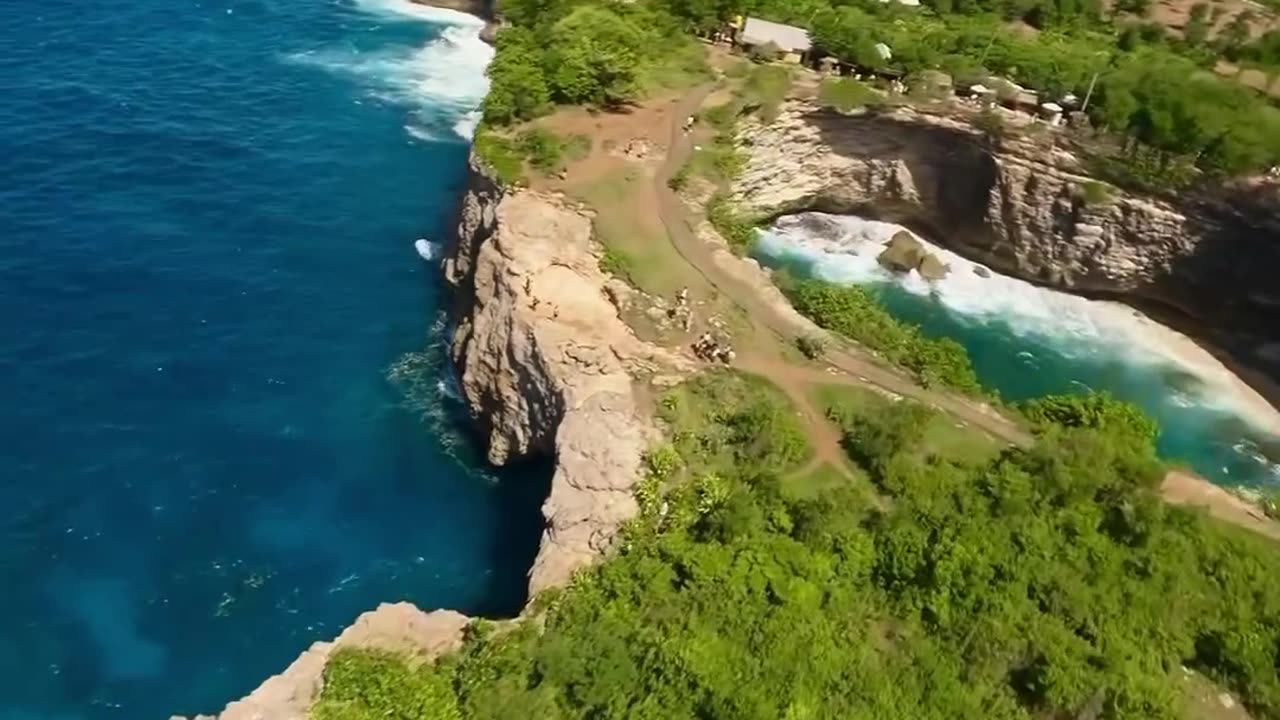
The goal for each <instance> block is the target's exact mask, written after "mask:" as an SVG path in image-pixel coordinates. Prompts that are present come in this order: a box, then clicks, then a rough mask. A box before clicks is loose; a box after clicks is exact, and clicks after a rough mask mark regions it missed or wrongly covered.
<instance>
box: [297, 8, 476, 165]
mask: <svg viewBox="0 0 1280 720" xmlns="http://www.w3.org/2000/svg"><path fill="white" fill-rule="evenodd" d="M358 6H359V7H360V8H361V9H362V10H365V11H367V12H370V13H375V14H378V15H380V16H385V17H387V18H388V19H391V20H395V21H402V22H426V23H429V24H431V25H435V26H438V27H440V28H441V29H440V32H439V34H438V35H436V36H435V37H434V38H433V39H432V40H431V41H430V42H428V43H427V44H426V45H425V46H424V47H420V48H410V47H392V48H381V49H378V50H361V49H360V48H358V47H356V46H354V45H350V44H348V45H345V46H341V47H328V48H323V49H320V50H313V51H307V52H301V53H295V54H293V55H290V56H289V57H288V60H289V61H291V62H295V63H299V64H303V65H309V66H313V67H319V68H322V69H324V70H326V71H329V72H333V73H336V74H341V75H346V76H350V77H353V78H355V79H356V80H357V81H359V82H360V83H361V84H362V85H364V86H365V87H367V88H368V91H369V94H370V95H371V96H372V97H374V98H376V99H379V100H382V101H384V102H389V103H394V104H396V105H402V106H406V107H408V108H410V109H411V115H412V118H411V121H410V123H409V124H408V125H406V130H408V132H409V133H410V134H411V135H413V136H414V137H415V138H418V139H421V140H440V139H443V138H446V137H448V136H449V133H454V134H456V135H458V136H461V137H463V138H467V139H470V137H471V136H472V134H474V133H475V127H476V123H477V121H478V115H477V109H478V108H479V107H480V103H481V101H483V100H484V96H485V93H487V92H488V90H489V79H488V78H487V77H486V76H485V69H486V68H487V67H488V66H489V61H491V60H492V59H493V47H491V46H490V45H489V44H488V43H486V42H485V41H483V40H481V39H480V31H481V30H482V29H483V28H484V23H483V22H482V21H480V20H479V19H477V18H474V17H472V16H470V15H466V14H463V13H459V12H454V11H451V10H441V9H437V8H429V7H425V6H422V5H415V4H413V3H410V2H405V1H403V0H360V2H359V3H358Z"/></svg>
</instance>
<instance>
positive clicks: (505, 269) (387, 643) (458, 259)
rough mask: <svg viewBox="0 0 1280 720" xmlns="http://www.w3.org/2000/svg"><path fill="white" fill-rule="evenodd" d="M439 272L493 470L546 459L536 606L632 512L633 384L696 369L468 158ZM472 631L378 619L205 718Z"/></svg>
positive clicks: (566, 228)
mask: <svg viewBox="0 0 1280 720" xmlns="http://www.w3.org/2000/svg"><path fill="white" fill-rule="evenodd" d="M443 269H444V274H445V280H446V282H447V283H449V284H450V285H452V287H453V289H454V295H455V299H456V304H457V308H456V312H455V314H456V316H457V320H458V329H457V332H456V334H455V336H454V340H453V344H452V347H451V354H452V356H453V359H454V361H455V363H456V365H457V368H458V371H459V373H460V375H461V380H462V389H463V393H464V396H465V397H466V400H467V403H468V406H469V408H470V410H471V413H472V415H473V416H474V417H475V419H476V421H477V422H478V424H479V425H480V427H481V429H482V430H483V431H484V432H485V434H486V435H487V436H488V438H489V458H490V460H492V461H493V462H494V463H498V464H502V463H506V462H509V461H513V460H516V459H519V458H523V457H526V456H529V455H537V454H545V455H551V456H553V457H554V458H555V471H554V476H553V477H552V480H551V490H550V493H549V495H548V497H547V500H546V502H545V503H544V504H543V506H542V513H543V516H544V517H545V518H546V528H545V530H544V532H543V536H542V541H541V544H540V545H539V548H538V555H537V558H536V559H535V560H534V564H533V567H532V568H531V569H530V571H529V594H530V596H533V595H536V594H537V593H538V592H540V591H542V590H544V589H546V588H549V587H554V586H558V585H563V584H564V583H566V582H568V581H569V580H570V579H571V578H572V576H573V573H574V572H576V571H577V570H578V569H579V568H581V567H582V566H583V565H585V564H587V563H590V562H591V561H593V560H594V559H595V558H597V557H599V556H600V554H601V553H603V552H604V551H605V550H607V548H608V547H609V545H610V543H611V542H612V541H613V538H614V536H615V535H616V534H617V532H618V530H619V529H620V527H621V526H622V523H624V522H625V521H626V520H627V519H629V518H630V517H632V516H633V515H634V514H635V513H636V510H637V508H636V502H635V499H634V496H633V494H632V486H633V485H634V484H635V482H636V480H637V479H638V478H639V474H640V473H639V469H640V461H641V454H642V453H643V452H644V450H645V449H646V448H647V447H648V445H649V443H650V442H651V441H652V440H653V439H654V437H653V435H652V428H651V426H650V423H649V418H648V417H646V416H645V415H644V414H643V413H642V412H641V411H640V408H639V404H638V402H637V400H636V397H635V394H634V393H633V390H632V375H633V374H638V373H651V374H657V375H659V377H661V379H662V381H663V382H665V383H670V382H673V381H674V379H675V378H678V377H679V376H680V374H681V373H687V372H689V371H690V370H691V369H692V368H691V365H690V364H689V363H688V362H687V361H686V360H684V359H682V358H680V357H679V356H676V355H673V354H670V353H668V352H666V351H665V350H662V349H660V348H657V347H655V346H651V345H648V344H646V343H643V342H641V341H640V340H639V339H637V338H636V337H635V336H634V335H633V334H632V333H631V331H630V329H629V328H627V326H626V325H625V324H624V323H623V322H622V320H621V319H620V318H619V317H618V309H617V307H615V306H614V304H613V301H611V300H610V297H611V296H612V297H614V298H615V300H616V298H618V297H619V296H622V295H624V294H626V293H624V292H623V291H622V290H621V289H619V288H617V287H616V286H611V283H610V278H609V277H608V276H607V275H605V274H604V273H603V272H602V271H601V270H600V268H599V253H598V248H597V247H596V246H595V244H594V242H593V240H592V237H591V220H590V218H589V217H588V216H587V215H585V214H583V213H580V212H578V211H577V210H575V209H572V208H569V207H567V206H566V205H565V204H564V201H563V199H560V198H557V197H554V196H550V195H541V194H536V193H531V192H522V193H515V194H510V195H508V194H506V193H504V191H503V189H502V188H501V187H500V186H498V185H497V184H496V183H495V182H494V180H493V178H492V177H491V176H490V175H489V174H488V173H487V172H486V171H485V170H483V169H482V168H481V167H480V166H479V165H478V164H477V162H476V161H475V159H474V158H473V159H472V161H471V164H470V166H469V174H468V183H467V190H466V192H465V193H464V194H463V196H462V198H461V200H460V202H459V205H458V211H457V222H456V228H455V236H454V238H453V243H452V246H451V248H450V250H449V252H448V254H447V256H446V258H445V260H444V263H443ZM607 287H611V289H610V290H606V288H607ZM663 373H665V374H663ZM469 622H470V618H468V617H466V616H465V615H460V614H458V613H456V612H452V611H445V610H437V611H435V612H430V613H425V612H423V611H421V610H419V609H417V608H416V607H414V606H413V605H410V604H408V603H397V604H393V605H381V606H379V607H378V609H377V610H375V611H372V612H368V613H365V614H363V615H361V616H360V617H359V618H358V619H357V620H356V622H355V623H354V624H353V625H352V626H351V627H349V628H347V629H346V630H344V631H343V633H342V634H341V635H339V636H338V638H337V639H336V640H335V641H334V642H331V643H329V642H318V643H315V644H313V645H312V646H311V647H310V648H309V649H308V650H307V651H306V652H304V653H302V655H301V656H299V657H298V659H297V660H295V661H294V662H293V664H291V665H290V666H289V667H288V668H287V669H286V670H285V671H284V672H282V673H281V674H279V675H276V676H274V677H272V678H269V679H267V680H266V681H265V682H264V683H263V684H262V685H261V686H259V687H258V689H257V690H254V691H253V693H251V694H250V695H249V696H247V697H245V698H244V699H243V700H239V701H237V702H234V703H231V704H230V705H228V706H227V708H226V710H224V711H223V712H222V713H221V714H220V715H218V716H201V718H202V719H204V720H307V718H308V715H309V710H310V707H311V705H312V703H313V702H314V701H315V699H316V697H317V695H318V694H319V691H320V689H321V684H322V681H323V672H324V665H325V663H326V662H327V661H328V659H329V656H330V654H331V653H332V652H333V650H334V648H337V647H348V646H350V647H372V648H381V649H386V650H391V651H395V652H408V653H413V654H416V655H419V656H421V657H423V658H427V659H431V658H435V657H437V656H439V655H440V654H442V653H445V652H449V651H451V650H453V649H455V648H457V647H458V646H459V645H460V644H461V640H462V634H463V631H464V629H465V628H466V626H467V624H468V623H469Z"/></svg>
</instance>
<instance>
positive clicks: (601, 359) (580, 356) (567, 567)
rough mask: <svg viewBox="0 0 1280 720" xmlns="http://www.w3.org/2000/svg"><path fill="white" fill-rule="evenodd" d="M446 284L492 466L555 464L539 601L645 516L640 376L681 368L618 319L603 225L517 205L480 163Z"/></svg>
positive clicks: (551, 208)
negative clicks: (532, 460) (601, 241)
mask: <svg viewBox="0 0 1280 720" xmlns="http://www.w3.org/2000/svg"><path fill="white" fill-rule="evenodd" d="M445 277H446V279H447V280H448V282H449V283H450V284H451V285H453V286H454V288H455V295H456V297H457V298H458V312H457V321H458V329H457V332H456V333H455V336H454V341H453V345H452V355H453V359H454V362H455V364H456V365H457V367H458V370H459V375H460V377H461V381H462V390H463V395H464V397H465V398H466V400H467V404H468V405H469V407H470V408H471V412H472V415H473V416H474V418H475V420H476V422H477V424H478V425H479V427H480V430H481V432H482V433H483V434H484V435H485V436H486V437H487V438H488V447H489V460H490V461H491V462H493V463H495V464H499V465H501V464H504V463H507V462H509V461H512V460H515V459H519V458H523V457H527V456H530V455H544V456H551V457H554V459H555V472H554V475H553V477H552V480H551V492H550V495H549V496H548V498H547V501H546V503H545V504H544V506H543V515H544V517H545V518H546V523H547V525H546V530H545V531H544V534H543V538H542V544H541V546H540V547H539V551H538V556H537V559H536V560H535V561H534V565H533V568H532V570H530V573H529V593H530V595H531V596H532V595H534V594H536V593H538V592H539V591H541V590H543V589H545V588H547V587H551V586H555V585H559V584H562V583H564V582H566V581H567V580H568V579H569V577H570V576H571V575H572V573H573V572H574V571H575V570H576V569H578V568H579V567H581V566H582V565H584V564H586V563H588V562H590V561H591V560H592V559H593V558H595V557H597V556H598V555H599V554H600V552H601V551H602V550H603V549H604V548H605V547H606V546H607V545H608V544H609V542H610V541H611V540H612V538H613V536H614V535H615V533H616V532H617V530H618V528H619V527H620V526H621V524H622V522H623V521H625V520H626V519H627V518H629V517H631V516H632V515H633V514H634V513H635V512H636V504H635V499H634V498H633V496H632V492H631V489H632V486H633V484H634V483H635V481H636V479H637V477H638V475H639V469H640V461H641V455H642V453H643V452H644V450H645V448H646V447H647V445H648V444H649V443H650V441H651V439H652V437H651V430H650V426H649V423H648V422H647V420H646V418H644V417H643V416H642V414H641V413H640V411H639V409H638V405H637V401H636V397H635V394H634V392H633V390H632V382H633V380H632V378H633V377H634V376H640V375H644V374H650V373H653V372H654V371H656V370H659V369H661V368H663V367H667V366H675V365H679V364H680V362H681V361H679V360H678V359H677V358H675V357H673V356H669V355H667V354H665V353H664V352H663V351H661V350H659V349H657V348H654V347H651V346H649V345H647V344H645V343H643V342H641V341H639V340H638V339H637V338H636V337H635V336H634V335H633V334H632V333H631V331H630V329H629V328H628V327H627V326H626V325H625V324H624V323H623V322H622V320H621V319H620V318H619V317H618V310H617V308H616V307H614V305H613V304H611V302H610V300H609V298H608V297H607V296H606V294H605V292H604V290H603V288H604V286H605V285H606V283H607V281H608V278H607V276H606V275H605V274H604V273H603V272H602V271H601V270H600V268H599V258H598V254H597V249H596V247H595V246H594V244H593V242H592V223H591V218H589V217H587V216H586V215H584V214H582V213H581V212H579V211H578V210H576V209H574V208H572V207H570V206H568V205H567V204H565V203H564V202H563V201H562V200H561V199H559V198H556V197H552V196H547V195H541V194H537V193H532V192H521V193H515V194H510V195H505V196H504V195H503V193H502V192H501V190H500V189H499V188H498V187H497V186H496V185H495V184H494V183H493V181H492V180H491V179H489V177H488V176H487V175H486V174H485V173H484V172H483V171H481V170H479V169H477V168H475V167H473V168H472V170H471V182H470V190H469V191H468V193H467V194H466V196H465V197H464V199H463V202H462V204H461V208H460V212H459V218H458V228H457V242H456V244H455V245H454V247H453V248H452V251H451V252H450V254H449V256H448V257H447V259H446V260H445Z"/></svg>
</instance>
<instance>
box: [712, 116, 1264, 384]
mask: <svg viewBox="0 0 1280 720" xmlns="http://www.w3.org/2000/svg"><path fill="white" fill-rule="evenodd" d="M740 139H741V141H742V144H743V146H744V149H745V150H746V151H747V153H748V156H749V160H748V163H747V167H746V170H745V172H744V173H743V174H742V176H741V178H740V179H739V181H738V182H737V183H736V185H735V190H736V192H737V195H738V198H739V200H740V201H741V202H743V203H744V204H745V205H746V206H748V207H751V208H754V209H756V210H758V211H762V212H764V213H768V214H780V213H784V212H792V211H798V210H805V209H809V210H821V211H827V212H839V213H854V214H859V215H865V216H870V217H877V218H880V219H884V220H889V221H893V222H898V223H901V224H904V225H907V226H909V227H913V228H914V229H916V230H918V231H920V232H922V233H924V234H926V235H928V236H929V237H930V239H931V240H933V241H935V242H938V243H941V244H943V245H947V246H950V247H951V248H953V249H954V250H956V251H957V252H960V253H961V254H964V255H966V256H967V257H970V258H972V259H974V260H976V261H979V262H983V263H986V264H988V265H990V266H992V267H993V268H995V269H997V270H999V271H1001V272H1003V273H1006V274H1009V275H1013V276H1017V277H1022V278H1024V279H1028V280H1031V281H1033V282H1038V283H1041V284H1046V285H1050V286H1055V287H1060V288H1063V289H1067V290H1072V291H1077V292H1084V293H1097V294H1105V295H1110V296H1124V297H1128V298H1130V299H1134V300H1140V301H1147V302H1150V303H1155V304H1157V305H1159V306H1163V307H1166V308H1174V309H1177V310H1178V311H1180V312H1181V313H1184V314H1186V315H1189V316H1191V317H1193V318H1195V319H1197V320H1200V321H1204V322H1205V323H1208V324H1213V325H1215V326H1218V327H1226V328H1229V329H1230V330H1231V331H1232V332H1233V333H1234V334H1235V337H1236V339H1239V338H1241V337H1248V338H1251V339H1252V340H1253V341H1254V342H1255V343H1256V342H1257V341H1259V340H1265V339H1266V335H1267V333H1268V329H1270V328H1274V327H1278V326H1280V323H1278V322H1277V321H1280V283H1276V282H1275V279H1274V278H1275V272H1276V270H1277V269H1278V268H1280V214H1277V213H1276V212H1275V210H1272V211H1271V213H1270V214H1269V215H1268V213H1267V206H1266V205H1265V203H1264V204H1260V205H1256V206H1250V205H1249V204H1248V203H1246V202H1237V203H1226V202H1216V203H1213V202H1208V201H1190V200H1189V201H1187V202H1184V203H1181V204H1180V205H1177V206H1175V205H1173V204H1170V203H1167V202H1160V201H1155V200H1152V199H1144V198H1138V197H1134V196H1131V195H1127V194H1125V193H1124V192H1122V191H1120V190H1118V189H1115V188H1106V189H1100V186H1097V185H1095V186H1094V187H1089V186H1090V185H1091V181H1090V179H1089V178H1088V177H1086V176H1084V175H1082V174H1080V172H1079V168H1078V166H1077V163H1076V162H1075V161H1074V159H1073V158H1072V157H1071V156H1069V155H1067V154H1066V153H1063V152H1060V151H1055V150H1053V149H1052V148H1051V147H1047V146H1046V145H1045V144H1044V142H1043V139H1039V140H1037V139H1035V138H1026V139H1023V140H1013V141H1009V140H1006V141H1005V142H1004V143H1003V144H1002V146H1001V147H1000V148H999V149H998V150H991V149H989V148H988V146H987V144H986V143H984V142H983V140H982V139H981V138H980V137H979V136H978V135H977V134H976V133H974V132H973V131H972V130H970V129H968V127H967V126H964V125H961V124H959V123H955V122H950V121H946V120H942V119H938V118H928V117H923V116H919V115H916V114H913V113H909V112H904V111H899V112H896V113H889V114H882V115H865V116H861V117H848V116H843V115H839V114H836V113H833V112H829V111H823V110H819V109H817V108H815V107H812V106H809V105H805V104H793V105H789V106H788V107H786V108H785V109H784V112H783V113H782V115H781V117H780V118H779V119H778V120H777V121H776V122H774V123H772V124H770V125H768V126H760V125H758V124H756V125H751V126H748V127H746V128H745V129H744V131H743V133H742V135H741V138H740ZM1271 337H1272V339H1273V340H1274V339H1275V337H1274V331H1272V332H1271ZM1255 347H1256V344H1255ZM1253 359H1255V360H1256V359H1257V358H1253Z"/></svg>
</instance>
